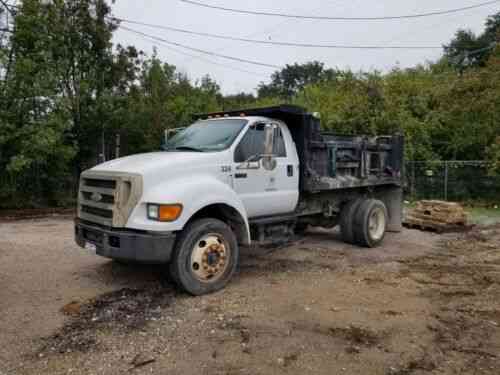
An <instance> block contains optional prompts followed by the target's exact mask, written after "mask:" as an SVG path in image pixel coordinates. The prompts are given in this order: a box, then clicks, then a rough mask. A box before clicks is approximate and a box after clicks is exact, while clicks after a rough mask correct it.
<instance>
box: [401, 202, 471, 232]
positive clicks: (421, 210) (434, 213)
mask: <svg viewBox="0 0 500 375" xmlns="http://www.w3.org/2000/svg"><path fill="white" fill-rule="evenodd" d="M405 225H406V226H407V227H410V228H419V229H423V230H433V231H437V232H445V231H453V230H460V229H465V228H466V226H467V214H466V213H465V211H464V208H463V207H462V206H461V205H459V204H458V203H452V202H443V201H419V202H417V203H416V206H415V208H413V209H411V210H409V212H408V213H407V215H406V219H405Z"/></svg>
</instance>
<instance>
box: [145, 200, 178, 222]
mask: <svg viewBox="0 0 500 375" xmlns="http://www.w3.org/2000/svg"><path fill="white" fill-rule="evenodd" d="M181 213H182V204H178V203H176V204H152V203H150V204H148V219H151V220H156V221H175V220H177V219H178V218H179V216H181Z"/></svg>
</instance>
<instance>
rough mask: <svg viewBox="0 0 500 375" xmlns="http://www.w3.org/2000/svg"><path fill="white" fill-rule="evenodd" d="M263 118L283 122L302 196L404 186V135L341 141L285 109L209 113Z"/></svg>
mask: <svg viewBox="0 0 500 375" xmlns="http://www.w3.org/2000/svg"><path fill="white" fill-rule="evenodd" d="M242 115H245V116H263V117H269V118H273V119H278V120H281V121H283V122H285V123H286V124H287V126H288V128H289V129H290V132H291V134H292V137H293V140H294V142H295V144H296V146H297V152H298V155H299V159H300V190H301V191H304V192H309V193H314V192H321V191H325V190H335V189H351V188H356V187H369V186H379V185H395V186H401V184H402V175H403V173H402V168H403V146H404V139H403V137H402V136H401V135H393V136H343V135H336V134H334V133H331V132H322V131H321V126H320V119H319V116H315V115H313V114H311V113H308V112H307V111H305V110H304V109H303V108H301V107H296V106H290V105H281V106H274V107H266V108H256V109H246V110H238V111H229V112H219V113H211V114H209V115H200V116H198V117H200V118H203V117H208V116H221V117H223V116H242Z"/></svg>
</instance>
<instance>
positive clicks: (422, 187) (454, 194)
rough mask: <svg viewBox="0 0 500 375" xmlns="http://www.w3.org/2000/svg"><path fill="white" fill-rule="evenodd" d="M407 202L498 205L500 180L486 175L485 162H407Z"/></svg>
mask: <svg viewBox="0 0 500 375" xmlns="http://www.w3.org/2000/svg"><path fill="white" fill-rule="evenodd" d="M405 166H406V168H405V177H406V184H405V186H406V189H405V190H406V197H407V199H408V200H411V201H414V200H421V199H438V200H445V201H454V202H485V203H498V202H500V176H495V175H492V174H490V173H489V172H488V166H489V164H488V163H487V162H485V161H458V160H453V161H407V162H406V163H405Z"/></svg>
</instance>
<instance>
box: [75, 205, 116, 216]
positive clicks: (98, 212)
mask: <svg viewBox="0 0 500 375" xmlns="http://www.w3.org/2000/svg"><path fill="white" fill-rule="evenodd" d="M81 211H82V212H85V213H87V214H90V215H94V216H100V217H104V218H106V219H112V218H113V210H105V209H102V208H97V207H91V206H87V205H83V204H82V206H81Z"/></svg>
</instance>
